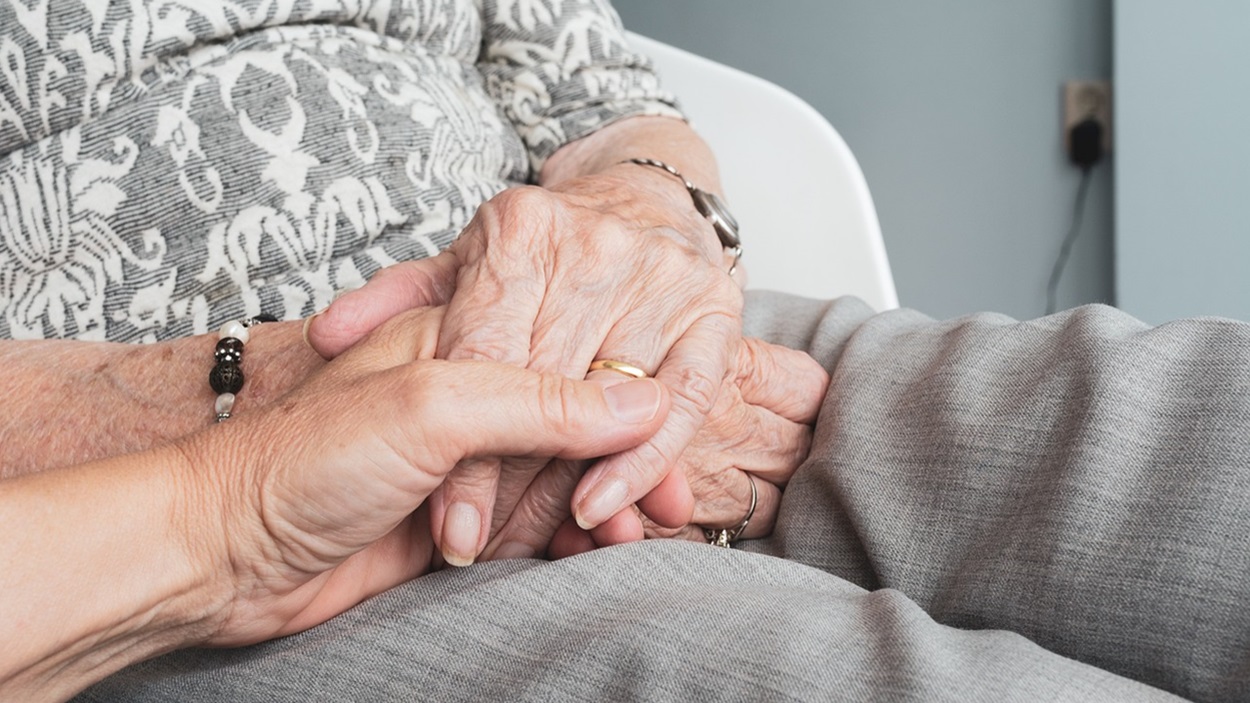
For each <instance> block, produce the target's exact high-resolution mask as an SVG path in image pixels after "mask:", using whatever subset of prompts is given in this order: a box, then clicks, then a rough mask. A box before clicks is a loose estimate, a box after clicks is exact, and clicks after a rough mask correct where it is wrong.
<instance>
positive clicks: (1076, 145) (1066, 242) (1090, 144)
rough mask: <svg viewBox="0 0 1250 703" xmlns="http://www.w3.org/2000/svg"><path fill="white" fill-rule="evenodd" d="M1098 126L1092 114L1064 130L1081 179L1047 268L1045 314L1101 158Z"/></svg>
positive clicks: (1049, 309) (1052, 304) (1050, 308)
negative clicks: (1069, 222)
mask: <svg viewBox="0 0 1250 703" xmlns="http://www.w3.org/2000/svg"><path fill="white" fill-rule="evenodd" d="M1102 156H1103V153H1102V125H1101V124H1099V123H1098V120H1095V119H1094V118H1092V117H1087V118H1085V119H1084V120H1081V121H1080V122H1078V123H1077V124H1075V125H1073V127H1072V130H1071V131H1070V132H1068V157H1069V158H1070V159H1071V160H1072V163H1074V164H1076V165H1077V166H1079V167H1080V168H1081V182H1080V185H1078V186H1077V187H1076V202H1075V203H1074V204H1073V206H1072V226H1071V227H1069V228H1068V235H1067V236H1066V237H1064V239H1063V246H1061V247H1060V248H1059V258H1057V259H1055V266H1054V268H1052V269H1051V271H1050V283H1048V284H1047V286H1046V314H1047V315H1051V314H1053V313H1054V312H1055V297H1056V295H1057V294H1058V292H1059V279H1061V278H1062V277H1063V269H1064V267H1065V266H1067V263H1068V256H1069V255H1070V254H1071V253H1072V245H1073V244H1074V243H1075V242H1076V238H1077V237H1078V236H1079V235H1080V234H1081V219H1082V218H1083V217H1084V215H1085V196H1086V195H1087V194H1088V193H1089V182H1090V177H1089V174H1090V172H1091V171H1093V170H1094V166H1095V165H1096V164H1097V163H1098V162H1099V161H1102Z"/></svg>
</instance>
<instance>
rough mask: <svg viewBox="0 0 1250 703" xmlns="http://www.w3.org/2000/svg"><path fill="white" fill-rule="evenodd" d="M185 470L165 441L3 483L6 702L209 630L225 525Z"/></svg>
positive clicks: (57, 688) (0, 575)
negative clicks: (127, 453) (218, 543)
mask: <svg viewBox="0 0 1250 703" xmlns="http://www.w3.org/2000/svg"><path fill="white" fill-rule="evenodd" d="M200 468H201V469H203V467H200ZM190 471H191V467H190V466H189V465H188V464H187V462H186V461H185V460H184V459H183V457H182V455H181V453H180V452H178V451H177V450H175V449H172V448H163V449H159V450H154V451H152V452H149V453H146V454H143V455H132V456H128V457H122V458H117V459H111V460H107V461H104V462H100V463H97V464H93V465H84V466H80V467H74V468H70V469H66V470H64V471H50V472H45V473H42V474H38V475H33V476H25V477H21V478H16V479H8V480H4V481H0V534H3V535H4V540H3V545H4V546H3V548H0V642H3V643H4V652H5V654H4V656H3V657H0V700H24V701H25V700H31V701H34V700H61V699H65V698H68V697H69V696H71V695H73V694H74V693H75V692H77V691H78V690H80V689H82V688H83V687H85V686H86V685H88V684H90V683H91V682H93V681H97V680H99V679H102V678H104V677H105V676H107V675H109V674H111V673H112V672H114V671H117V670H118V669H121V668H122V667H124V666H126V665H128V664H131V663H134V662H137V661H140V660H142V659H146V658H148V657H151V656H155V655H157V654H159V653H162V652H166V651H169V650H172V649H175V648H177V647H180V646H186V645H189V644H194V643H197V642H201V641H203V640H204V639H206V638H207V637H208V636H209V635H210V634H212V633H213V632H214V630H215V628H216V627H217V625H218V623H219V622H220V621H221V619H222V618H223V617H224V615H225V612H226V609H227V606H228V604H229V602H230V590H229V588H227V587H226V584H227V583H228V580H227V579H225V578H223V575H224V574H228V570H225V569H219V568H218V566H219V565H218V564H217V562H218V561H220V560H215V559H213V558H211V555H212V554H213V553H215V552H212V551H211V549H213V547H212V545H213V544H214V543H213V542H212V540H213V539H214V538H217V537H220V536H221V535H222V534H223V530H222V528H221V527H220V524H216V525H215V524H214V521H217V522H220V520H221V518H220V517H216V516H217V515H218V514H219V513H220V510H219V509H218V510H214V509H211V508H210V507H209V505H210V503H211V500H210V499H209V498H208V496H203V495H197V494H196V493H195V492H194V491H193V490H192V489H191V486H193V485H195V484H196V482H194V479H193V478H192V477H191V476H190V474H189V472H190ZM190 535H195V537H194V538H190V537H189V536H190Z"/></svg>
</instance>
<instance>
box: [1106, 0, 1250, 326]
mask: <svg viewBox="0 0 1250 703" xmlns="http://www.w3.org/2000/svg"><path fill="white" fill-rule="evenodd" d="M1115 27H1116V47H1115V57H1116V69H1115V75H1116V84H1117V104H1118V116H1117V122H1118V125H1117V127H1118V130H1119V141H1120V147H1121V149H1120V157H1119V166H1120V177H1119V179H1118V182H1117V183H1116V218H1117V227H1116V262H1117V263H1116V266H1117V271H1119V274H1120V275H1119V277H1118V280H1117V291H1118V296H1119V301H1120V303H1121V305H1122V306H1123V307H1124V309H1126V310H1128V311H1129V312H1131V313H1133V314H1134V315H1137V316H1139V317H1141V318H1143V319H1145V320H1146V321H1148V322H1153V323H1160V322H1164V321H1166V320H1169V319H1173V318H1177V317H1183V316H1191V315H1223V316H1228V317H1236V318H1239V319H1243V320H1250V138H1248V137H1247V130H1250V43H1247V36H1250V3H1247V2H1245V0H1196V1H1194V2H1185V3H1176V2H1169V1H1167V0H1130V1H1129V2H1117V3H1116V6H1115Z"/></svg>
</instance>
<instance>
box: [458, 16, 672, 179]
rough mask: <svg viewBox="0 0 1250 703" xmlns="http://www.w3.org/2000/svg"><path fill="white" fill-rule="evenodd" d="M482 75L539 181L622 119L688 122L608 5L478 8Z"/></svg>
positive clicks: (488, 90)
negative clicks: (572, 145) (557, 160)
mask: <svg viewBox="0 0 1250 703" xmlns="http://www.w3.org/2000/svg"><path fill="white" fill-rule="evenodd" d="M478 4H479V7H480V8H481V14H482V22H483V33H482V51H481V54H480V55H479V58H478V69H479V70H480V71H481V73H482V76H483V78H484V80H485V84H486V90H487V92H488V93H489V94H490V96H491V98H493V99H494V100H495V102H496V103H498V104H499V106H500V107H501V108H502V110H503V113H504V115H505V116H506V117H507V119H508V120H509V121H511V122H512V124H513V125H514V126H515V127H516V129H517V132H518V133H519V134H520V135H521V138H522V139H523V140H524V142H525V146H526V150H527V151H528V152H529V159H530V166H531V168H532V169H533V171H532V172H533V173H535V174H537V173H538V172H539V171H540V170H541V169H542V166H543V163H545V162H546V160H547V159H548V158H549V157H550V156H551V155H552V154H553V153H555V151H556V150H557V149H559V148H560V147H561V146H563V145H564V144H567V143H568V142H571V141H574V140H576V139H579V138H581V137H584V136H586V135H588V134H590V133H592V132H594V131H595V130H597V129H599V128H601V127H605V126H607V125H609V124H611V123H613V122H615V121H617V120H619V119H622V118H625V117H633V116H637V115H663V116H668V117H677V118H681V119H684V117H683V115H682V113H681V111H680V110H679V108H678V105H677V102H676V99H675V98H674V97H673V96H672V95H671V94H669V93H667V92H665V91H664V90H662V89H661V87H660V81H659V79H658V78H657V76H656V73H655V71H654V70H653V68H652V65H651V61H650V59H648V58H647V57H646V56H643V55H641V54H637V53H634V51H633V50H631V49H630V48H629V45H628V44H627V42H626V39H625V30H624V27H622V25H621V20H620V17H619V16H617V14H616V11H615V10H613V9H612V7H611V6H610V5H609V4H608V2H607V0H478Z"/></svg>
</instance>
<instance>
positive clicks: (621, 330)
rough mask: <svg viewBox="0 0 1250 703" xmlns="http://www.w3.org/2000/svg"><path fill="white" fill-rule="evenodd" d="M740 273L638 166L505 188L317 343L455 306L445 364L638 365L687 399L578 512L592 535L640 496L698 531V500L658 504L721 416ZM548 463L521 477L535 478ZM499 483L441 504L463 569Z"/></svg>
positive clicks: (326, 323) (318, 323) (453, 488)
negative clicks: (445, 301) (689, 452)
mask: <svg viewBox="0 0 1250 703" xmlns="http://www.w3.org/2000/svg"><path fill="white" fill-rule="evenodd" d="M730 263H731V260H730V258H729V257H727V256H726V254H725V252H724V251H723V250H722V248H721V245H720V243H719V241H718V240H717V238H716V235H715V233H714V232H713V230H712V228H711V226H710V224H709V223H708V222H707V221H706V220H705V219H704V218H703V217H702V216H701V215H699V213H698V212H697V211H696V210H695V208H694V207H693V205H692V204H691V201H690V197H689V194H688V193H687V192H685V187H684V186H683V185H682V184H681V183H680V182H679V181H677V179H675V178H673V177H672V176H670V175H668V174H665V173H663V172H662V171H659V170H658V169H653V168H648V167H644V166H637V165H633V164H623V165H618V166H616V167H613V168H610V169H608V170H606V171H604V172H602V173H599V174H596V175H593V176H586V177H582V178H576V179H572V180H568V181H565V182H563V183H561V184H558V185H557V186H555V187H553V188H551V189H542V188H535V187H523V188H515V189H511V190H508V191H505V192H503V193H500V194H499V195H498V196H496V197H495V198H493V199H492V200H491V201H490V202H488V203H486V204H485V205H483V206H482V207H481V208H480V209H479V211H478V213H477V215H476V216H475V217H474V219H473V221H472V222H471V223H470V225H469V226H468V227H467V228H466V229H465V231H464V232H463V233H462V234H461V236H460V238H459V239H458V240H457V241H456V243H455V244H454V245H453V246H452V247H451V249H450V250H448V251H447V252H445V253H444V254H442V255H440V256H438V257H435V258H434V259H429V260H426V261H418V262H410V263H404V264H399V265H396V266H394V267H391V268H390V269H387V270H384V271H383V272H381V273H380V274H379V275H378V276H375V277H374V279H373V280H372V281H370V283H369V284H368V285H366V286H365V287H364V288H363V289H360V290H359V291H355V292H353V293H349V294H347V295H345V296H343V297H342V298H340V299H339V300H338V301H336V302H335V304H334V305H332V306H331V307H330V309H329V310H328V311H326V313H325V314H324V315H322V316H320V317H319V318H317V320H315V321H314V322H313V323H312V325H311V326H310V341H311V342H312V344H313V345H314V347H315V348H317V349H318V351H320V352H321V353H322V354H323V355H325V356H328V357H329V356H333V355H334V354H337V353H338V352H340V351H342V350H343V349H345V348H347V347H348V346H350V344H351V343H352V342H354V340H355V339H356V338H358V337H359V335H360V333H361V331H362V330H367V329H369V328H371V327H372V326H373V325H376V324H378V323H379V322H380V321H381V320H385V319H388V318H389V317H390V316H392V315H394V314H396V313H398V312H399V311H400V310H403V309H406V308H408V307H411V306H413V305H421V304H430V303H438V302H442V301H441V300H440V298H445V297H448V296H449V297H450V303H449V306H448V311H447V316H446V320H445V321H444V326H443V332H442V335H441V338H440V341H439V345H438V356H439V357H440V358H445V359H451V360H455V359H479V360H480V359H489V360H494V361H503V362H507V363H510V364H514V365H517V366H522V367H526V368H529V369H533V370H540V371H544V372H554V373H558V374H561V375H563V376H567V377H572V378H581V377H583V376H584V375H585V374H586V372H587V369H588V367H589V366H590V364H591V362H592V361H594V360H595V359H600V358H610V359H617V360H621V361H625V362H628V363H629V364H632V365H634V366H637V367H639V368H641V369H643V370H644V371H646V372H647V373H648V374H650V375H652V376H654V377H655V378H656V379H657V380H659V381H661V382H662V383H664V384H665V385H666V386H668V388H669V389H670V390H671V391H672V394H673V401H672V402H673V409H672V412H671V413H670V416H669V419H668V421H667V422H666V424H665V426H664V427H663V428H662V429H661V430H660V431H659V432H658V433H656V435H655V436H654V437H653V438H652V439H651V440H650V441H648V442H646V443H644V444H643V445H641V446H639V447H637V448H635V449H632V450H630V451H627V452H624V453H622V454H619V455H616V456H612V457H608V458H607V459H606V460H605V461H603V462H600V464H599V465H597V466H595V467H594V468H593V469H591V470H590V471H589V472H588V473H587V474H586V475H585V477H584V478H583V483H582V486H581V488H580V489H579V492H578V493H577V495H576V496H575V498H576V504H575V509H574V512H575V515H576V517H577V519H578V521H579V522H580V523H581V524H582V525H583V526H584V527H587V528H591V527H595V526H597V525H599V524H601V523H604V522H606V521H607V520H608V519H609V518H612V517H613V516H614V515H616V514H617V513H620V512H621V511H622V510H624V509H625V508H626V507H628V506H630V505H631V504H633V503H635V502H639V501H641V503H640V505H641V507H642V509H643V510H644V511H645V512H647V513H648V514H649V515H650V517H651V518H652V519H654V520H656V521H657V522H659V523H661V524H666V525H670V526H678V525H684V524H686V523H688V522H689V519H690V514H689V503H688V502H686V503H684V504H683V503H682V502H681V501H662V502H657V504H656V505H654V506H653V505H650V504H649V503H648V500H647V499H646V496H647V495H648V493H649V492H650V491H651V489H652V488H654V487H655V486H656V485H657V484H659V483H660V482H661V481H662V480H664V479H665V477H666V476H667V475H669V474H670V471H671V469H672V467H673V466H674V465H675V463H676V460H677V458H678V457H679V456H680V455H681V453H682V451H684V450H685V448H686V447H687V445H688V444H689V443H690V441H691V440H692V439H693V437H694V436H695V434H696V433H697V432H698V430H699V428H700V427H701V426H702V424H703V423H704V421H705V418H706V417H707V414H708V412H709V411H711V409H712V408H713V407H714V406H715V405H716V402H717V400H718V396H719V393H720V389H721V387H722V385H723V382H724V380H725V379H726V378H727V377H728V376H729V375H730V370H731V366H732V362H733V360H734V359H735V357H736V355H737V353H738V351H737V345H738V344H739V343H740V335H741V307H742V295H741V291H740V290H739V288H738V286H737V284H736V283H735V282H734V280H733V279H732V278H731V277H730V276H729V275H728V269H729V264H730ZM544 463H545V462H542V461H526V462H514V463H513V465H512V466H510V467H509V469H508V470H509V472H510V473H513V474H517V473H528V474H529V475H531V476H533V475H537V474H538V472H539V471H540V470H541V469H542V467H543V466H544ZM499 473H500V465H499V462H495V461H487V462H480V461H477V462H471V463H466V464H465V465H462V466H461V467H458V469H457V470H456V471H455V472H454V473H453V475H452V476H450V477H449V478H448V481H447V482H446V483H445V484H444V485H443V487H442V488H441V489H440V490H439V491H438V492H436V494H435V495H434V496H433V497H432V498H431V501H430V510H431V513H432V526H433V529H434V534H435V540H436V542H437V543H438V544H440V546H441V549H442V552H443V554H444V555H445V556H446V557H448V559H449V561H451V562H452V563H457V564H463V563H468V562H471V561H472V560H473V559H474V558H476V556H477V555H478V554H479V553H480V552H481V550H482V549H483V548H484V547H485V545H486V543H487V540H488V538H489V536H490V531H491V526H492V512H493V506H494V504H495V500H496V497H497V496H496V491H497V487H498V478H499ZM675 476H676V477H677V479H679V478H680V476H679V475H675ZM496 524H497V523H496Z"/></svg>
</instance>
